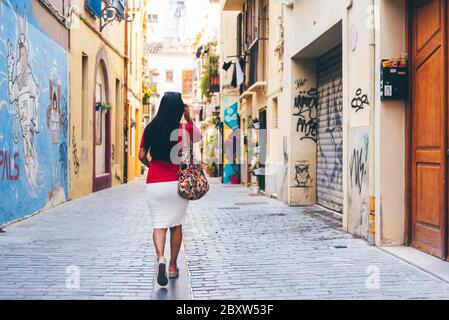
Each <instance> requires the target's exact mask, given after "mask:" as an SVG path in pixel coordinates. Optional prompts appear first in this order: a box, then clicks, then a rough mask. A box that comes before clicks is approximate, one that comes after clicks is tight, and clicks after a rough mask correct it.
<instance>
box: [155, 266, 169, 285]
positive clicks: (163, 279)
mask: <svg viewBox="0 0 449 320" xmlns="http://www.w3.org/2000/svg"><path fill="white" fill-rule="evenodd" d="M161 260H162V259H161ZM157 283H158V284H159V285H160V286H161V287H165V286H166V285H167V284H168V275H167V263H166V262H165V261H160V262H158V263H157Z"/></svg>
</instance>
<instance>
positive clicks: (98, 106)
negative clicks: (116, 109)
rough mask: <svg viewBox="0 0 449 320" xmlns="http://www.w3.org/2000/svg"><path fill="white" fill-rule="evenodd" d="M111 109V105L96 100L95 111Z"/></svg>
mask: <svg viewBox="0 0 449 320" xmlns="http://www.w3.org/2000/svg"><path fill="white" fill-rule="evenodd" d="M111 109H112V106H111V105H110V104H109V103H107V102H97V104H96V105H95V110H96V111H102V112H104V113H108V111H109V110H111Z"/></svg>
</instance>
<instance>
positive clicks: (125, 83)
mask: <svg viewBox="0 0 449 320" xmlns="http://www.w3.org/2000/svg"><path fill="white" fill-rule="evenodd" d="M125 10H126V11H128V8H126V9H125ZM128 23H129V22H128V21H125V58H124V65H125V68H124V81H123V92H124V95H123V98H124V102H125V108H124V113H123V144H124V145H123V149H124V152H123V183H128V150H129V141H128V132H129V125H128V118H129V101H128V64H129V57H128V53H129V52H128V51H129V48H128Z"/></svg>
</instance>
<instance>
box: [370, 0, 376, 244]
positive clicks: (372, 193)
mask: <svg viewBox="0 0 449 320" xmlns="http://www.w3.org/2000/svg"><path fill="white" fill-rule="evenodd" d="M370 2H371V3H370V5H371V10H372V11H371V14H372V15H373V17H372V23H373V24H372V26H371V30H370V32H369V33H370V34H369V66H370V84H369V86H370V88H369V90H370V96H371V98H370V104H371V108H370V129H369V135H370V142H369V192H370V197H369V224H368V227H369V228H368V243H369V244H370V245H373V246H374V245H375V244H376V240H375V234H376V229H375V226H376V212H375V211H376V210H375V208H376V206H375V203H376V198H375V194H376V190H375V189H376V183H375V168H376V166H375V161H376V157H375V152H376V149H375V142H376V141H375V133H376V131H375V124H376V122H375V107H376V101H377V100H376V25H377V22H378V21H376V10H377V9H376V0H371V1H370Z"/></svg>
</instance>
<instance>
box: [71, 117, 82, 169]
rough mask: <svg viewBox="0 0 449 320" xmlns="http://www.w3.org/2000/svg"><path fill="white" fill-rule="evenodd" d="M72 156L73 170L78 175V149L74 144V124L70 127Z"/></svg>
mask: <svg viewBox="0 0 449 320" xmlns="http://www.w3.org/2000/svg"><path fill="white" fill-rule="evenodd" d="M72 156H73V171H74V172H75V175H76V176H78V173H79V170H80V161H79V158H78V149H77V146H76V138H75V126H73V127H72Z"/></svg>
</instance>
